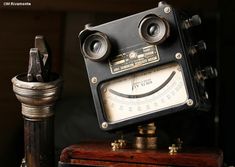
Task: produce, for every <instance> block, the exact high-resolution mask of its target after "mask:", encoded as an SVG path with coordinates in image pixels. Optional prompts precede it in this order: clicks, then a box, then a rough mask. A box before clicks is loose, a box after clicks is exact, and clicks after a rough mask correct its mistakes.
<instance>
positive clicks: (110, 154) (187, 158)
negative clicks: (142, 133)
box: [59, 143, 223, 167]
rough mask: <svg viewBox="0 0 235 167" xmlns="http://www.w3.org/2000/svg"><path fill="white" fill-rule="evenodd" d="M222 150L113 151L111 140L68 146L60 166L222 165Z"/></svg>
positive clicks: (216, 166) (164, 166)
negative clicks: (173, 151)
mask: <svg viewBox="0 0 235 167" xmlns="http://www.w3.org/2000/svg"><path fill="white" fill-rule="evenodd" d="M222 163H223V153H222V152H221V151H220V150H218V149H202V148H193V149H185V148H184V149H183V151H182V152H178V153H176V154H172V155H171V154H169V151H168V150H166V149H165V150H161V149H157V150H136V149H120V150H116V151H113V150H112V148H111V146H110V143H83V144H79V145H72V146H69V147H67V148H65V149H64V150H63V151H62V153H61V156H60V161H59V167H76V166H107V167H111V166H112V167H127V166H130V167H134V166H135V167H153V166H155V167H166V166H182V167H184V166H187V167H189V166H191V167H221V166H222Z"/></svg>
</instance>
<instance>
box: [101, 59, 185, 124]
mask: <svg viewBox="0 0 235 167" xmlns="http://www.w3.org/2000/svg"><path fill="white" fill-rule="evenodd" d="M101 96H102V100H101V101H102V104H103V110H104V112H105V115H106V119H107V121H109V122H110V123H112V122H113V123H115V122H119V121H122V120H127V119H131V118H135V117H139V116H142V115H146V114H150V113H153V112H158V111H161V110H164V109H167V108H172V107H175V106H179V105H182V104H184V103H186V101H187V99H188V93H187V88H186V84H185V81H184V76H183V73H182V69H181V67H180V66H179V65H178V64H176V63H173V64H168V65H164V66H160V67H156V68H153V69H150V70H147V71H143V72H140V73H136V74H133V75H130V76H125V77H122V78H118V79H115V80H112V81H109V82H106V83H104V84H102V85H101Z"/></svg>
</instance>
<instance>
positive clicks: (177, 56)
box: [175, 52, 182, 60]
mask: <svg viewBox="0 0 235 167" xmlns="http://www.w3.org/2000/svg"><path fill="white" fill-rule="evenodd" d="M175 58H176V59H178V60H179V59H181V58H182V54H181V53H179V52H178V53H176V54H175Z"/></svg>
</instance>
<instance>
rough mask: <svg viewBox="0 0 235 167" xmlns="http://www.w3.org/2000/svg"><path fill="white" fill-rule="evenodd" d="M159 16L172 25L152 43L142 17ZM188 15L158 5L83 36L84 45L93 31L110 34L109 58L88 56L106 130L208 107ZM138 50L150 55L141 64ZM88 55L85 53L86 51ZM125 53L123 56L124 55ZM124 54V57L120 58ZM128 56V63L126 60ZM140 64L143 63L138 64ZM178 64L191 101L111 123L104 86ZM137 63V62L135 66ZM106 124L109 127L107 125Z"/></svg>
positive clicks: (98, 113)
mask: <svg viewBox="0 0 235 167" xmlns="http://www.w3.org/2000/svg"><path fill="white" fill-rule="evenodd" d="M152 15H156V16H158V17H160V18H162V19H164V20H165V21H166V22H167V23H168V24H169V27H170V32H169V34H170V35H169V37H167V39H166V40H164V42H162V43H160V44H149V43H148V42H146V41H145V40H143V38H141V36H140V33H139V26H140V22H141V20H143V18H145V17H146V16H152ZM183 18H184V16H183V15H181V14H179V13H177V12H176V10H175V9H174V8H172V7H171V6H169V5H168V4H161V5H159V6H158V7H156V8H153V9H150V10H147V11H144V12H141V13H138V14H135V15H132V16H128V17H125V18H122V19H119V20H115V21H112V22H109V23H106V24H102V25H98V26H94V27H87V28H86V29H85V30H83V31H82V32H81V33H80V35H79V39H80V44H81V48H82V45H83V44H84V41H85V39H86V37H87V36H88V35H89V34H90V33H92V32H101V33H104V34H106V36H107V37H108V39H109V41H110V46H111V49H110V52H109V54H108V57H107V58H105V59H104V60H102V61H94V60H92V59H90V58H88V57H86V56H84V60H85V64H86V68H87V73H88V78H89V82H90V87H91V92H92V96H93V100H94V104H95V109H96V113H97V117H98V122H99V125H100V127H101V129H103V130H114V129H119V128H122V127H126V126H129V125H133V124H139V123H143V122H148V121H152V120H153V119H155V118H157V117H159V116H162V115H166V114H171V113H176V112H179V111H183V110H194V109H199V108H201V109H202V108H205V107H207V106H208V105H207V102H208V100H207V98H205V97H204V92H205V90H204V87H203V86H200V84H199V82H198V80H197V78H196V74H197V68H198V69H200V68H199V64H195V63H194V61H195V62H196V60H194V58H190V57H192V56H191V55H190V54H191V53H190V51H189V50H190V46H189V45H191V43H192V42H191V41H189V40H190V37H189V36H188V33H187V28H185V26H184V21H185V20H184V19H183ZM148 47H149V48H150V49H149V50H150V51H152V50H154V48H156V51H155V52H151V53H152V55H151V54H150V53H147V51H146V52H145V50H144V48H148ZM132 51H135V52H136V53H137V54H143V52H145V53H144V54H146V55H150V56H149V57H144V58H143V59H141V60H142V62H140V63H139V60H138V58H136V59H133V60H130V59H129V57H128V56H130V52H132ZM83 54H84V53H83ZM120 55H121V56H120ZM120 57H121V58H120ZM117 59H119V60H121V61H120V64H115V62H117ZM126 59H128V62H127V61H126ZM137 63H139V65H135V64H137ZM171 63H176V64H178V65H180V67H181V68H182V71H183V75H184V78H185V83H186V87H187V91H188V100H189V101H187V102H185V103H184V104H182V105H180V106H172V107H170V108H166V109H164V110H162V111H157V112H152V113H150V114H146V115H140V116H138V117H134V118H131V119H127V120H122V121H119V122H109V121H108V120H107V117H106V115H105V113H104V111H103V110H104V106H103V102H102V100H101V93H100V90H101V88H102V85H103V84H104V83H106V82H107V81H110V80H114V79H116V78H120V77H124V76H128V75H133V74H136V73H139V72H143V71H146V70H148V69H152V68H155V67H157V66H162V65H166V64H171ZM133 64H134V65H133ZM104 123H106V125H107V126H104Z"/></svg>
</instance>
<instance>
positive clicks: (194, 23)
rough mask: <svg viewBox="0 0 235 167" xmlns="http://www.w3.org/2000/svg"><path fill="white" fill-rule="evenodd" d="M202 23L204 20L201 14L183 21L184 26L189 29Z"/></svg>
mask: <svg viewBox="0 0 235 167" xmlns="http://www.w3.org/2000/svg"><path fill="white" fill-rule="evenodd" d="M201 23H202V20H201V18H200V16H199V15H193V16H192V17H191V18H189V19H187V20H185V21H184V22H183V28H185V29H189V28H191V27H194V26H198V25H200V24H201Z"/></svg>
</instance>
